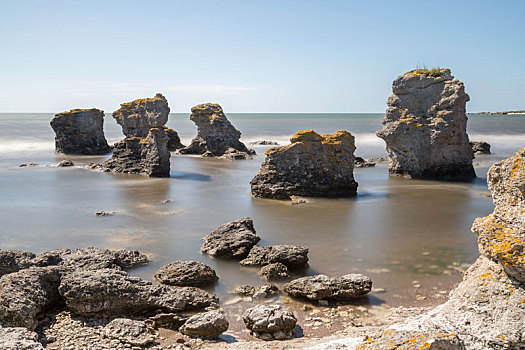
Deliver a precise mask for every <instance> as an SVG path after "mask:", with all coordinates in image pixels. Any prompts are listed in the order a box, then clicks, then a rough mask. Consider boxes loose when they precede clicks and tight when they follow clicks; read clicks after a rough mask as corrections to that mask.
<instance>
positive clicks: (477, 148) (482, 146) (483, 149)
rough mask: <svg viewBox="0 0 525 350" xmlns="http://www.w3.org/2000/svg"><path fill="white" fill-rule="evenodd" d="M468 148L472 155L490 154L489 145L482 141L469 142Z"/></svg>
mask: <svg viewBox="0 0 525 350" xmlns="http://www.w3.org/2000/svg"><path fill="white" fill-rule="evenodd" d="M469 144H470V147H471V148H472V152H474V154H490V145H489V144H488V143H486V142H483V141H470V142H469Z"/></svg>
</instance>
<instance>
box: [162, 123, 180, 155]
mask: <svg viewBox="0 0 525 350" xmlns="http://www.w3.org/2000/svg"><path fill="white" fill-rule="evenodd" d="M164 130H165V131H166V136H168V144H167V147H168V151H170V152H173V151H176V150H178V149H181V148H184V145H183V144H182V143H181V142H180V137H179V134H177V132H176V131H175V130H173V129H168V128H166V129H164Z"/></svg>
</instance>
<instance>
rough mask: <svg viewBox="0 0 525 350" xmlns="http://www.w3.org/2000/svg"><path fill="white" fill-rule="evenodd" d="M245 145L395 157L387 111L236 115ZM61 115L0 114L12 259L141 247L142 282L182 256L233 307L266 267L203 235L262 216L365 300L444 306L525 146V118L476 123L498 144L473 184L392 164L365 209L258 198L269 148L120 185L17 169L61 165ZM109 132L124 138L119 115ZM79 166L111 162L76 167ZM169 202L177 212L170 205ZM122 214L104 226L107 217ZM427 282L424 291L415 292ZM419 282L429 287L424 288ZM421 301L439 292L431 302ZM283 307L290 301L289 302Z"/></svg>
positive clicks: (366, 182)
mask: <svg viewBox="0 0 525 350" xmlns="http://www.w3.org/2000/svg"><path fill="white" fill-rule="evenodd" d="M228 117H229V119H230V120H231V121H232V123H233V124H234V125H235V126H236V127H237V128H238V129H239V130H241V131H242V133H243V140H244V141H245V142H249V141H253V140H262V139H268V140H274V141H279V142H281V143H284V142H287V139H288V138H289V137H290V136H291V135H292V134H293V133H294V132H295V131H297V130H299V129H314V130H316V131H318V132H320V133H328V132H333V131H336V130H338V129H347V130H349V131H351V132H352V133H353V134H354V135H356V144H357V147H358V148H357V151H356V154H357V155H360V156H363V157H381V156H385V155H386V153H385V151H384V143H383V141H382V140H380V139H379V138H377V137H375V136H374V132H375V131H376V130H379V129H380V127H381V123H380V121H381V118H382V114H328V115H321V114H309V115H308V114H307V115H305V114H252V115H250V114H231V115H228ZM51 118H52V115H51V114H0V222H1V223H2V225H1V227H0V237H1V244H0V248H2V249H22V250H30V251H34V252H43V251H46V250H50V249H55V248H66V247H70V248H71V247H85V246H98V247H105V248H114V249H120V248H126V249H139V250H140V251H142V252H145V253H149V254H151V255H152V256H153V261H152V263H151V264H150V265H149V266H146V267H143V268H140V269H136V270H132V272H131V273H132V274H135V275H139V276H141V277H144V278H146V279H151V278H152V276H153V274H154V273H155V271H156V270H157V269H158V268H159V267H160V266H162V265H164V264H166V263H169V262H171V261H174V260H180V259H182V260H199V261H202V262H204V263H207V264H209V265H211V266H212V267H213V268H214V269H216V271H217V273H218V275H219V276H220V280H219V283H218V284H217V285H216V286H215V287H213V288H211V290H214V291H215V292H217V293H218V294H219V296H220V297H221V301H222V302H224V301H227V300H229V299H231V298H233V296H231V295H230V294H228V291H229V290H231V289H233V288H234V287H235V286H236V285H239V284H243V283H248V284H261V283H262V282H261V280H260V278H259V277H258V275H257V269H256V268H247V267H243V266H241V265H239V264H238V263H236V262H228V261H220V260H212V259H210V258H209V257H208V256H206V255H201V254H199V248H200V245H201V241H200V239H201V237H203V236H204V235H206V234H208V233H209V232H211V231H212V230H214V229H215V228H216V227H217V226H219V225H221V224H223V223H225V222H228V221H231V220H236V219H239V218H242V217H246V216H250V217H251V218H253V220H254V223H255V228H256V230H257V233H258V235H259V236H260V237H262V241H261V242H260V243H259V244H262V245H270V244H300V245H304V246H307V247H309V248H310V254H309V256H310V267H309V269H308V270H307V271H305V272H306V273H307V274H314V273H324V274H327V275H338V274H346V273H353V272H357V273H364V274H367V275H369V276H370V277H371V278H372V279H373V281H374V287H375V288H381V289H384V290H385V291H384V292H377V293H372V294H371V295H370V297H369V298H367V299H365V300H364V301H361V302H364V304H375V305H378V304H387V305H392V306H395V305H403V306H411V305H418V304H425V303H427V304H428V303H432V302H435V301H432V300H433V299H432V295H434V294H436V292H438V291H441V290H448V289H450V288H451V287H452V285H453V284H454V283H456V282H458V281H459V280H460V279H461V275H460V274H459V273H457V272H456V271H455V270H453V269H452V268H451V267H450V266H451V265H454V264H455V265H459V264H463V263H471V262H473V261H474V259H475V258H476V257H477V255H478V252H477V245H476V237H475V236H474V234H472V233H471V232H470V227H471V225H472V221H473V220H474V219H475V218H476V217H479V216H484V215H487V214H489V213H490V212H491V211H492V208H493V206H492V201H491V199H490V198H484V197H481V196H480V193H481V192H485V191H487V188H486V182H485V176H486V172H487V169H488V168H489V166H490V165H491V164H492V163H494V162H495V161H498V160H501V159H503V158H505V157H507V156H509V155H510V154H512V153H513V152H515V151H516V150H518V149H519V148H521V147H523V146H525V117H510V116H506V117H500V116H498V117H486V116H484V117H480V116H478V117H476V116H472V117H470V118H469V134H470V138H471V139H473V140H483V141H487V142H489V143H491V144H492V148H493V153H494V154H493V155H490V156H479V157H478V158H476V159H475V164H476V173H477V174H478V178H477V179H476V180H475V181H474V182H472V183H448V182H436V181H418V180H409V179H405V178H400V177H390V176H389V175H388V169H387V164H386V163H382V164H378V165H377V166H376V167H375V168H365V169H356V170H355V178H356V180H357V181H358V182H359V188H358V191H359V195H358V197H357V198H354V199H340V200H333V199H332V200H329V199H311V200H310V202H311V203H308V204H303V205H291V204H290V203H289V202H280V201H273V200H265V199H256V198H252V197H251V196H250V186H249V181H250V179H251V178H252V177H253V176H254V175H255V173H256V172H257V171H258V169H259V166H260V164H261V162H262V160H263V153H264V151H265V149H267V148H268V147H263V146H257V147H255V149H256V150H257V152H258V155H257V156H255V157H254V159H253V160H248V161H236V162H230V161H223V160H218V159H207V158H200V157H193V156H176V155H173V156H172V159H171V161H172V171H171V178H168V179H149V178H146V177H143V176H140V175H115V174H107V173H100V172H93V171H88V170H86V169H83V168H81V167H74V168H54V167H28V168H18V165H19V164H20V163H29V162H34V163H40V164H53V163H56V162H57V161H58V160H61V159H63V158H64V157H63V156H59V155H55V154H54V152H53V147H54V146H53V137H54V135H53V131H52V130H51V128H50V127H49V120H50V119H51ZM168 126H170V127H173V128H174V129H176V130H177V131H178V132H179V134H180V136H181V138H182V140H183V143H184V142H185V143H186V144H187V143H188V142H189V140H190V139H191V138H192V137H193V136H194V134H195V132H196V129H195V127H194V125H193V123H192V122H191V121H189V119H188V115H187V114H172V115H170V122H169V123H168ZM105 129H106V136H107V138H108V140H109V141H110V142H114V141H116V140H118V139H120V138H122V136H121V131H120V127H119V126H118V125H116V123H115V122H114V121H113V120H112V118H110V117H109V116H108V117H107V118H106V125H105ZM67 158H69V159H72V160H73V161H74V162H75V164H76V165H83V164H86V163H88V162H93V161H102V160H104V159H105V158H106V157H67ZM167 199H169V200H170V201H169V202H167V203H165V200H167ZM100 210H105V211H116V212H117V215H115V216H109V217H97V216H95V212H97V211H100ZM414 281H417V283H416V282H414ZM414 285H421V287H420V288H415V287H414ZM418 296H426V297H427V299H425V300H423V298H421V297H418ZM281 298H282V296H281Z"/></svg>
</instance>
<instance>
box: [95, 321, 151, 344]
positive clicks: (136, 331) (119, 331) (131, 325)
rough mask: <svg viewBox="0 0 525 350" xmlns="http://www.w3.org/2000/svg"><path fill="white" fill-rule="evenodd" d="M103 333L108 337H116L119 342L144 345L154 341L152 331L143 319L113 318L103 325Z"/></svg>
mask: <svg viewBox="0 0 525 350" xmlns="http://www.w3.org/2000/svg"><path fill="white" fill-rule="evenodd" d="M104 335H105V336H106V337H107V338H109V339H118V340H119V341H121V342H124V343H127V344H130V345H136V346H146V345H148V344H151V343H153V342H154V341H155V336H154V332H152V331H150V330H149V329H148V328H147V327H146V324H145V323H144V321H137V320H130V319H127V318H115V319H114V320H112V321H111V322H109V323H108V324H107V325H106V326H105V327H104Z"/></svg>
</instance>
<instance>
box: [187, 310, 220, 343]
mask: <svg viewBox="0 0 525 350" xmlns="http://www.w3.org/2000/svg"><path fill="white" fill-rule="evenodd" d="M229 326H230V324H229V323H228V320H227V319H226V317H225V316H224V314H223V313H222V312H219V311H208V312H204V313H199V314H196V315H194V316H191V317H190V318H188V320H186V322H185V323H184V324H183V325H182V327H180V332H181V333H182V334H185V335H189V336H193V337H202V338H217V337H218V336H219V335H221V334H222V333H224V332H226V331H227V330H228V327H229Z"/></svg>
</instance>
